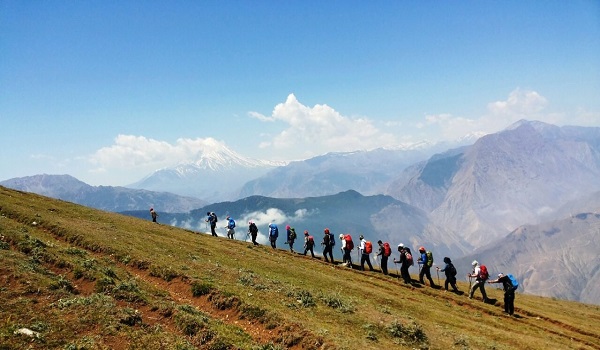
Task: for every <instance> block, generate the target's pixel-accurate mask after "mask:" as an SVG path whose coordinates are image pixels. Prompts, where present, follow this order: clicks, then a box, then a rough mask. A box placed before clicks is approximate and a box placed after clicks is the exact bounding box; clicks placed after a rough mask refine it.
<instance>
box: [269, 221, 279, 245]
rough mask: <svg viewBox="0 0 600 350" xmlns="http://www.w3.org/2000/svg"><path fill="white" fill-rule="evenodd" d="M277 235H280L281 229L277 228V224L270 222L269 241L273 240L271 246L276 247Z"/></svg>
mask: <svg viewBox="0 0 600 350" xmlns="http://www.w3.org/2000/svg"><path fill="white" fill-rule="evenodd" d="M277 236H279V229H278V228H277V224H274V223H270V224H269V241H270V242H271V248H273V249H275V248H276V242H277Z"/></svg>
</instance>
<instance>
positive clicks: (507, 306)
mask: <svg viewBox="0 0 600 350" xmlns="http://www.w3.org/2000/svg"><path fill="white" fill-rule="evenodd" d="M504 312H506V313H507V314H509V315H511V316H512V314H514V313H515V291H514V290H512V289H509V290H507V291H505V292H504Z"/></svg>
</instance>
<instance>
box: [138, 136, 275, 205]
mask: <svg viewBox="0 0 600 350" xmlns="http://www.w3.org/2000/svg"><path fill="white" fill-rule="evenodd" d="M285 164H286V163H285V162H272V161H266V160H258V159H252V158H248V157H243V156H241V155H239V154H237V153H235V152H234V151H232V150H231V149H229V148H228V147H227V146H225V144H223V143H222V142H219V141H217V140H214V139H208V140H207V141H206V142H205V143H204V144H203V145H202V146H201V148H200V149H198V153H197V158H196V159H192V160H189V161H187V162H184V163H181V164H178V165H176V166H174V167H170V168H164V169H158V170H156V171H155V172H154V173H152V174H151V175H149V176H147V177H146V178H144V179H142V180H140V181H138V182H136V183H134V184H131V185H129V186H127V187H131V188H137V189H146V190H152V191H163V192H172V193H175V194H178V195H182V196H192V197H196V198H202V199H204V200H207V201H209V202H210V201H222V200H227V199H233V198H234V197H235V196H236V195H237V192H238V191H239V188H240V187H241V186H242V185H244V184H245V183H246V182H248V181H250V180H253V179H255V178H257V177H259V176H261V175H263V174H265V173H267V172H268V171H269V170H272V169H274V168H276V167H280V166H283V165H285Z"/></svg>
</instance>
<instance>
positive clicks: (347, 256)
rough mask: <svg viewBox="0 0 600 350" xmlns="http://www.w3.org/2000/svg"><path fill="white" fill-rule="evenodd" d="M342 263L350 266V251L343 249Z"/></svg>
mask: <svg viewBox="0 0 600 350" xmlns="http://www.w3.org/2000/svg"><path fill="white" fill-rule="evenodd" d="M344 263H347V264H348V265H350V266H352V257H351V256H350V250H348V249H344Z"/></svg>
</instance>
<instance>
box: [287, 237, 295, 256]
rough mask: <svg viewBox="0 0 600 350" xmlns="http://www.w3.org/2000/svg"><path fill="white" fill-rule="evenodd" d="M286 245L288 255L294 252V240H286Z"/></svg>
mask: <svg viewBox="0 0 600 350" xmlns="http://www.w3.org/2000/svg"><path fill="white" fill-rule="evenodd" d="M288 245H289V246H290V253H293V252H294V240H293V239H291V240H288Z"/></svg>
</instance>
